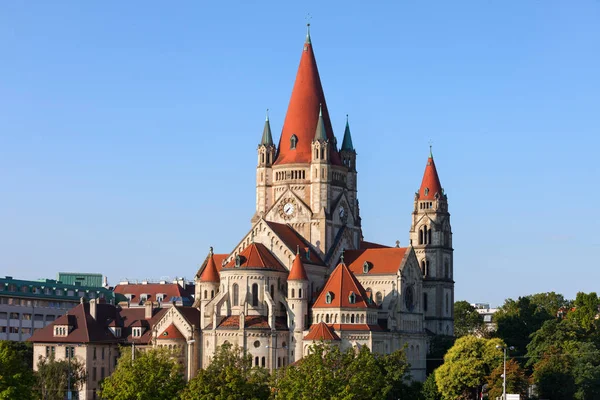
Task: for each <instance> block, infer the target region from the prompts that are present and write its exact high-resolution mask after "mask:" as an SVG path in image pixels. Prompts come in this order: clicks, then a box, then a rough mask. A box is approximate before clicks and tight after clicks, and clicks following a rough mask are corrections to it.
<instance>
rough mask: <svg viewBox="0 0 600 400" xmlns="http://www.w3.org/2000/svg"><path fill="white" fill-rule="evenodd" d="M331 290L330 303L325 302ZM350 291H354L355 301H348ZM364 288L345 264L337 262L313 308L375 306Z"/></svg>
mask: <svg viewBox="0 0 600 400" xmlns="http://www.w3.org/2000/svg"><path fill="white" fill-rule="evenodd" d="M329 292H331V293H332V295H333V298H332V300H331V303H327V301H326V298H327V293H329ZM350 293H354V295H355V301H354V303H350V299H349V297H350ZM367 299H368V296H367V294H366V292H365V289H364V288H363V287H362V285H361V284H360V283H359V282H358V280H357V279H356V277H355V276H354V274H353V273H352V272H350V270H349V269H348V267H347V266H346V264H343V263H342V264H338V266H337V267H336V268H335V270H333V273H332V274H331V276H330V277H329V279H328V280H327V283H326V284H325V287H324V288H323V290H322V291H321V293H320V294H319V297H318V298H317V301H315V304H313V308H377V306H376V305H375V304H374V303H370V302H369V301H368V300H367Z"/></svg>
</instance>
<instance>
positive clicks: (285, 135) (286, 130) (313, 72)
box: [275, 33, 342, 165]
mask: <svg viewBox="0 0 600 400" xmlns="http://www.w3.org/2000/svg"><path fill="white" fill-rule="evenodd" d="M319 104H321V105H322V115H323V126H324V128H325V132H326V136H327V139H328V140H329V141H330V142H331V143H334V136H333V129H332V127H331V121H330V119H329V112H328V111H327V103H326V102H325V94H324V93H323V87H322V86H321V78H320V77H319V70H318V69H317V61H316V60H315V54H314V52H313V48H312V42H311V39H310V33H307V35H306V41H305V42H304V48H303V51H302V56H301V57H300V66H299V67H298V73H297V74H296V81H295V83H294V89H293V90H292V96H291V98H290V103H289V105H288V109H287V113H286V115H285V120H284V122H283V129H282V130H281V138H280V139H279V146H278V155H277V159H276V160H275V164H292V163H310V161H311V150H312V148H311V144H312V141H313V138H314V137H315V127H316V126H317V123H318V119H319ZM292 135H296V137H297V139H298V140H297V143H296V147H295V148H294V149H292V148H291V147H290V139H291V137H292ZM334 147H335V146H331V147H330V150H329V151H330V157H329V159H330V160H331V163H332V164H336V165H342V162H341V159H340V156H339V154H338V152H337V149H335V148H334Z"/></svg>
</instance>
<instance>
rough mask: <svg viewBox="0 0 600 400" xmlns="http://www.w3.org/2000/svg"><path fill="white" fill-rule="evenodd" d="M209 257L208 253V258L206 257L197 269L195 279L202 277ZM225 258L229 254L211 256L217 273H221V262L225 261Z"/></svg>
mask: <svg viewBox="0 0 600 400" xmlns="http://www.w3.org/2000/svg"><path fill="white" fill-rule="evenodd" d="M209 256H210V253H209V255H208V256H206V258H205V259H204V262H203V263H202V265H201V266H200V268H199V269H198V272H197V273H196V276H197V277H200V276H201V275H202V271H204V268H206V265H207V264H208V259H209ZM227 257H229V254H213V259H214V260H215V265H216V266H217V271H219V272H221V268H223V261H225V259H226V258H227Z"/></svg>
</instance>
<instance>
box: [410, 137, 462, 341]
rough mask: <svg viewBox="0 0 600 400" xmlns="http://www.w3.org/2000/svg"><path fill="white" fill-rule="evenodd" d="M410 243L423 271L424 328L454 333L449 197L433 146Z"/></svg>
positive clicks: (418, 200) (416, 194) (418, 194)
mask: <svg viewBox="0 0 600 400" xmlns="http://www.w3.org/2000/svg"><path fill="white" fill-rule="evenodd" d="M410 242H411V245H412V246H413V248H414V250H415V254H416V256H417V259H418V261H419V265H420V267H421V272H422V273H423V310H424V313H425V328H427V329H429V330H430V331H432V332H434V333H435V334H438V335H453V334H454V279H453V276H454V262H453V252H454V249H453V248H452V227H451V226H450V213H449V212H448V196H447V195H446V193H445V192H444V189H443V188H442V185H441V183H440V178H439V176H438V173H437V169H436V167H435V162H434V160H433V154H432V152H431V147H430V150H429V158H428V159H427V165H426V166H425V173H424V174H423V180H422V182H421V187H420V188H419V191H418V192H416V193H415V200H414V209H413V212H412V224H411V227H410Z"/></svg>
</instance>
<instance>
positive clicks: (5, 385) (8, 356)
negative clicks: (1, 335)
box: [0, 340, 35, 400]
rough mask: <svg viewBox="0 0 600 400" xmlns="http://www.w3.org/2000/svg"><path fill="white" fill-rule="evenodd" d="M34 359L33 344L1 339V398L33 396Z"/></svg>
mask: <svg viewBox="0 0 600 400" xmlns="http://www.w3.org/2000/svg"><path fill="white" fill-rule="evenodd" d="M32 359H33V352H32V351H31V346H26V345H25V344H23V343H18V342H9V341H5V340H2V341H0V400H5V399H6V400H10V399H23V400H27V399H32V398H33V396H34V395H33V389H34V384H35V377H34V375H33V369H32V365H31V360H32Z"/></svg>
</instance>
